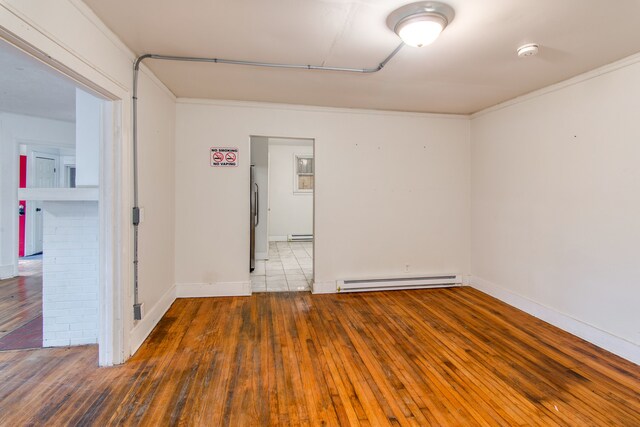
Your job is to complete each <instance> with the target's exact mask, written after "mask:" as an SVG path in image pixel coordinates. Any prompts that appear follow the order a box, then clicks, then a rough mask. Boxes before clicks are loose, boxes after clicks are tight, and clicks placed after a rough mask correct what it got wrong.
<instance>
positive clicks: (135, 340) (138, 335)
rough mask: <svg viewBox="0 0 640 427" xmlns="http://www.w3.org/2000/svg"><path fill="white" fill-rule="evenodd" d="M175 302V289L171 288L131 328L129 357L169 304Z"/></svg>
mask: <svg viewBox="0 0 640 427" xmlns="http://www.w3.org/2000/svg"><path fill="white" fill-rule="evenodd" d="M175 300H176V287H175V286H172V287H171V288H169V289H168V290H167V292H165V293H164V295H162V297H161V298H160V301H158V302H157V303H156V305H154V306H153V307H152V308H151V309H150V310H148V311H147V312H146V313H145V315H144V316H143V317H142V320H140V321H138V323H137V324H136V325H135V326H134V327H133V330H132V331H131V355H133V354H134V353H135V352H136V351H138V348H140V346H141V345H142V343H143V342H144V340H145V339H147V337H148V336H149V334H150V333H151V331H152V330H153V328H155V327H156V325H157V324H158V322H159V321H160V319H162V316H164V314H165V313H166V312H167V310H169V307H171V304H173V302H174V301H175Z"/></svg>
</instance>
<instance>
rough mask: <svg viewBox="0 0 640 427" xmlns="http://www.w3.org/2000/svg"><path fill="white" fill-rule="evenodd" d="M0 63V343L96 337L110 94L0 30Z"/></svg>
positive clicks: (30, 344) (63, 342)
mask: <svg viewBox="0 0 640 427" xmlns="http://www.w3.org/2000/svg"><path fill="white" fill-rule="evenodd" d="M0 67H1V69H2V70H3V73H2V75H1V76H0V91H1V92H2V93H3V96H2V99H0V153H1V158H2V168H1V169H0V206H1V209H2V212H1V215H0V222H1V224H0V225H1V227H0V237H1V241H2V243H1V245H0V273H1V274H0V279H2V280H0V351H2V350H20V349H29V348H39V347H57V346H65V347H66V346H72V345H85V344H97V343H98V340H99V318H100V313H99V310H100V300H99V295H100V289H99V286H100V274H101V273H100V272H101V268H100V256H101V254H100V247H101V241H100V227H101V220H100V203H101V202H100V196H99V194H100V188H101V181H102V178H101V173H100V171H101V168H102V164H101V158H100V152H101V150H102V148H103V145H104V144H105V143H107V142H108V141H110V140H111V139H110V138H111V134H112V132H113V128H112V127H111V126H108V125H105V123H108V122H107V120H108V118H109V117H110V115H111V114H112V103H111V102H110V101H108V100H107V99H105V98H104V97H102V96H100V95H98V94H97V93H94V92H93V91H90V90H89V89H87V88H86V87H85V86H83V85H81V84H79V83H78V82H77V81H75V80H73V79H71V78H69V77H67V76H66V75H64V74H62V73H60V72H58V71H57V70H55V69H53V68H51V67H50V66H48V65H46V64H44V63H42V62H41V61H38V60H37V59H35V58H34V57H32V56H31V55H29V54H27V53H26V52H24V51H22V50H21V49H18V48H17V47H15V46H14V45H12V44H10V43H8V42H5V41H4V40H2V39H0ZM76 171H77V172H78V174H76ZM76 183H77V184H78V186H76ZM76 187H81V188H76Z"/></svg>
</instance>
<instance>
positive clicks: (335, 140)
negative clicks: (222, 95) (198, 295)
mask: <svg viewBox="0 0 640 427" xmlns="http://www.w3.org/2000/svg"><path fill="white" fill-rule="evenodd" d="M250 135H272V136H279V137H295V138H315V161H316V189H315V197H316V207H315V209H316V212H315V221H316V228H315V231H316V240H315V242H314V246H315V281H316V286H324V285H326V286H327V287H330V286H333V289H334V290H335V280H337V279H340V278H351V277H359V276H370V275H389V274H402V273H404V266H405V264H409V265H410V272H411V273H434V272H455V273H461V274H465V273H469V235H470V233H469V224H470V219H469V209H470V208H469V203H470V194H469V187H470V183H469V170H470V163H469V154H470V148H469V121H468V119H467V118H466V117H455V116H432V115H423V114H401V113H387V112H374V111H359V110H339V109H323V108H312V107H307V108H306V107H294V106H281V105H270V104H247V103H235V102H214V101H211V102H207V101H199V100H179V102H178V106H177V123H176V282H177V283H178V286H180V284H207V283H209V284H228V285H229V286H235V287H242V286H245V287H246V286H247V283H249V269H248V266H247V264H248V262H247V261H248V256H249V226H248V220H247V218H248V217H249V198H248V197H247V190H246V189H247V188H249V136H250ZM216 145H220V146H223V145H224V146H237V147H239V149H240V157H239V159H240V164H239V166H238V167H237V168H226V169H223V168H212V167H210V166H209V158H208V156H209V147H211V146H216ZM184 206H189V209H183V208H182V207H184ZM318 283H320V285H318ZM249 289H250V287H249ZM316 289H317V288H316Z"/></svg>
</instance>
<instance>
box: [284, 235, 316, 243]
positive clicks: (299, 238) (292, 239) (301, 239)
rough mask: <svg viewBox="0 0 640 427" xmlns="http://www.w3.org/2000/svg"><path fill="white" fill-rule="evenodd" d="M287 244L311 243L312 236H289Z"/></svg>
mask: <svg viewBox="0 0 640 427" xmlns="http://www.w3.org/2000/svg"><path fill="white" fill-rule="evenodd" d="M287 240H288V241H289V242H313V234H289V235H288V236H287Z"/></svg>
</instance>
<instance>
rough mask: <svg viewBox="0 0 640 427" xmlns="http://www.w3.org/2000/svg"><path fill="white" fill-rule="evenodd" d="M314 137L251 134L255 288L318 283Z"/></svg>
mask: <svg viewBox="0 0 640 427" xmlns="http://www.w3.org/2000/svg"><path fill="white" fill-rule="evenodd" d="M314 171H315V160H314V141H313V139H303V138H278V137H265V136H252V137H251V188H250V200H251V218H250V224H251V233H250V237H251V254H250V263H249V268H250V270H251V286H252V291H253V292H286V291H310V290H311V287H312V285H313V237H314V236H313V212H314V208H313V204H314V186H315V185H314V184H315V182H314V180H315V173H314Z"/></svg>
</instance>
